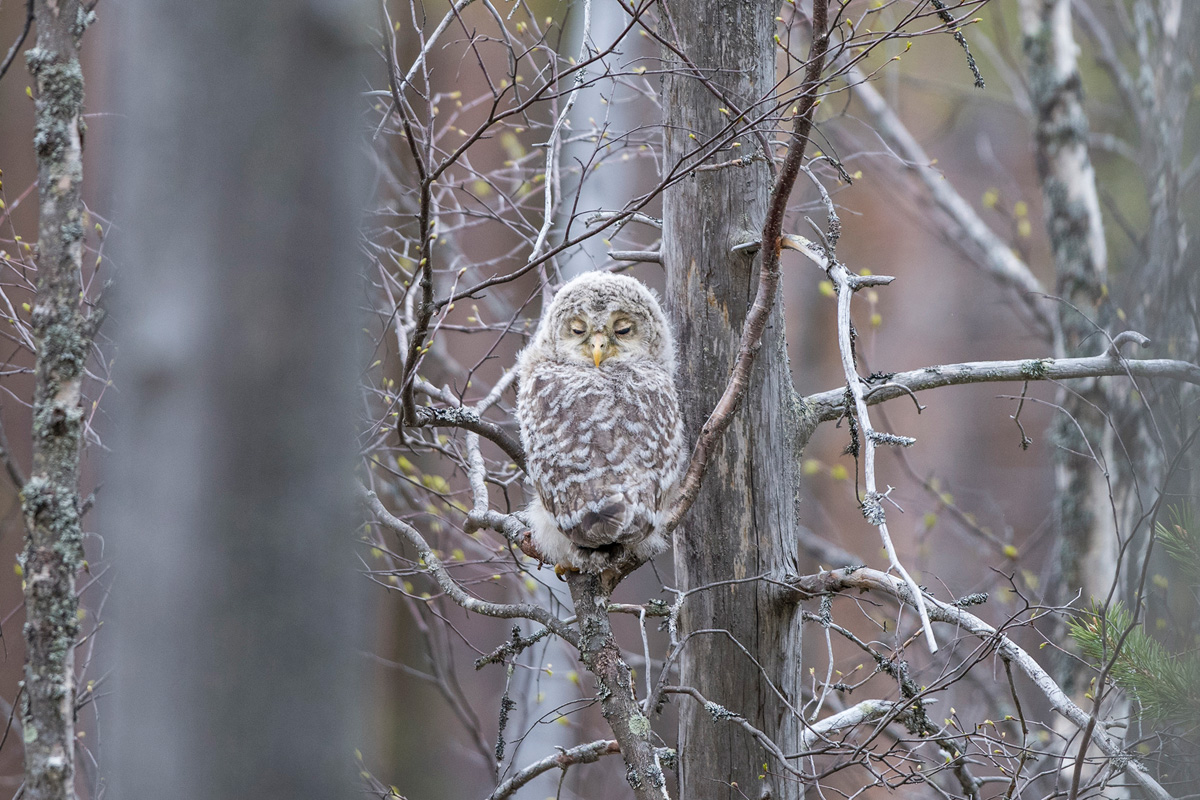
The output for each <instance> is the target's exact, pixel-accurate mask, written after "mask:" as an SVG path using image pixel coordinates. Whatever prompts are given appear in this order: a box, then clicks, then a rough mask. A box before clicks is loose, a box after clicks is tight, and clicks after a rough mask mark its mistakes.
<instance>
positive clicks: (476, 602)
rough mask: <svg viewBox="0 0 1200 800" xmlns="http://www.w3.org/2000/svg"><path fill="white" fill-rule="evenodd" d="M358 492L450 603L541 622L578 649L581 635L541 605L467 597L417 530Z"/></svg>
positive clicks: (369, 494)
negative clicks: (412, 550)
mask: <svg viewBox="0 0 1200 800" xmlns="http://www.w3.org/2000/svg"><path fill="white" fill-rule="evenodd" d="M356 492H357V495H358V500H359V502H360V503H362V505H363V506H365V507H366V508H367V509H369V510H370V511H371V513H372V514H374V515H375V518H376V519H377V520H379V522H380V523H381V524H383V525H384V526H386V527H387V528H388V529H389V530H392V531H395V532H396V533H398V534H400V536H402V537H404V539H406V540H407V541H408V543H409V544H410V545H412V546H413V547H414V548H415V549H416V551H417V554H418V555H419V556H420V558H421V560H423V561H424V562H425V567H426V569H428V570H429V572H430V573H431V574H432V575H433V577H434V580H436V581H437V582H438V585H439V586H441V587H442V591H444V592H445V593H446V594H447V595H449V596H450V599H451V600H453V601H454V602H455V603H458V604H459V605H460V606H462V607H463V609H465V610H466V611H472V612H474V613H476V614H482V615H484V616H486V617H499V618H501V619H518V618H519V619H530V620H533V621H534V622H540V623H541V624H542V625H545V626H546V627H547V628H549V629H550V630H551V631H553V632H554V634H555V635H557V636H559V637H561V638H562V639H564V640H565V641H567V642H569V643H570V644H572V645H574V646H575V647H579V634H578V633H577V632H576V631H575V630H574V629H573V628H571V627H570V626H569V625H568V624H567V623H566V622H563V621H562V620H561V619H559V618H558V617H556V616H554V615H553V614H551V613H550V612H549V611H547V610H546V609H544V608H542V607H541V606H535V605H533V604H532V603H491V602H488V601H487V600H480V599H479V598H477V597H472V596H471V595H469V594H467V593H466V591H464V590H463V588H462V587H461V586H459V585H458V582H457V581H455V580H454V578H452V577H450V573H449V572H447V571H446V567H445V565H444V564H442V560H441V559H440V558H438V557H437V555H436V554H435V553H434V552H433V548H431V547H430V546H429V544H428V543H427V542H426V541H425V538H424V537H423V536H421V534H420V533H419V532H418V531H417V529H416V528H414V527H413V526H412V525H409V524H408V523H407V522H405V521H404V520H402V519H400V518H399V517H396V516H393V515H392V513H391V512H390V511H388V510H387V509H386V508H384V506H383V503H381V502H380V500H379V498H378V497H377V496H376V495H375V493H374V492H372V491H369V490H368V489H367V488H366V487H365V486H363V485H362V484H359V485H358V486H357V487H356Z"/></svg>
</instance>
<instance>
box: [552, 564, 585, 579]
mask: <svg viewBox="0 0 1200 800" xmlns="http://www.w3.org/2000/svg"><path fill="white" fill-rule="evenodd" d="M572 572H579V570H577V569H575V567H567V566H564V565H562V564H555V565H554V574H555V576H557V577H558V579H559V580H560V581H562V582H563V583H566V581H567V575H568V574H570V573H572Z"/></svg>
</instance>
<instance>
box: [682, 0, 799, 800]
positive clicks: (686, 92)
mask: <svg viewBox="0 0 1200 800" xmlns="http://www.w3.org/2000/svg"><path fill="white" fill-rule="evenodd" d="M693 6H694V7H692V8H689V9H688V10H687V13H686V14H682V13H676V14H675V15H673V18H672V19H671V20H670V21H669V22H668V23H667V24H664V31H665V32H667V33H666V35H667V36H669V37H670V38H672V39H676V41H677V42H678V45H679V47H680V49H681V50H682V52H683V53H684V54H686V56H687V58H688V59H689V60H690V62H691V65H692V66H688V65H686V64H684V63H681V60H680V59H679V58H677V57H676V56H674V55H672V54H670V53H667V54H666V58H667V59H668V61H669V69H668V72H667V77H666V78H665V80H664V87H663V108H664V115H665V119H664V127H665V135H664V139H665V142H664V145H665V157H664V160H663V163H664V164H665V165H666V166H667V168H672V167H673V166H674V165H676V164H677V163H679V162H680V160H681V159H687V158H689V157H690V156H691V155H692V154H693V153H694V152H695V151H696V150H697V147H698V146H699V144H700V143H704V142H707V141H709V140H710V139H711V138H712V137H713V136H714V135H716V134H717V133H718V132H719V131H720V130H721V129H722V128H723V127H725V125H727V124H728V121H729V117H728V116H726V115H724V114H722V113H721V112H720V111H719V109H720V108H722V107H724V106H731V107H733V106H736V108H737V109H740V110H750V116H751V117H753V116H754V115H755V114H756V113H762V112H761V111H760V110H758V109H761V108H762V106H761V105H758V104H760V103H761V101H763V100H766V104H767V105H768V106H769V104H771V103H772V102H773V99H774V85H775V58H774V50H775V42H774V31H775V13H776V8H775V5H774V4H773V3H769V2H763V0H753V1H752V2H746V1H745V0H704V2H697V3H695V4H693ZM693 67H694V68H697V69H699V71H700V73H701V74H702V76H703V79H701V78H699V77H697V75H696V74H695V72H694V69H693ZM704 81H708V82H711V83H712V84H713V85H715V86H717V87H719V89H720V92H721V99H718V97H715V96H714V94H713V92H712V91H710V89H709V88H707V87H706V86H705V85H704ZM752 109H754V110H752ZM733 113H735V114H736V113H737V111H733ZM763 127H764V130H765V128H766V126H763ZM693 134H694V136H693ZM738 141H739V142H740V143H741V147H739V148H736V149H731V150H726V151H725V152H724V153H718V154H717V155H716V156H715V157H714V158H713V160H714V161H725V160H730V159H733V158H736V157H738V156H742V155H748V154H749V153H751V152H753V151H754V150H755V149H756V148H759V147H760V145H759V143H758V140H757V138H756V137H754V136H752V135H749V134H747V135H744V136H741V137H739V138H738ZM770 189H771V174H770V171H769V168H768V166H767V165H766V164H765V163H763V162H762V161H755V162H753V163H751V164H750V165H748V166H744V167H735V168H726V169H719V170H711V171H704V172H698V173H695V174H694V175H692V176H690V177H688V178H687V179H685V180H684V181H682V182H680V183H678V184H677V185H675V186H673V187H672V188H671V189H669V190H668V191H667V192H666V195H665V198H664V202H663V216H664V230H663V260H664V263H665V266H666V270H667V307H668V313H670V315H671V316H672V318H673V319H674V321H675V324H676V326H677V330H678V337H679V344H680V354H679V361H680V365H681V366H680V372H679V386H680V395H681V398H680V399H681V402H682V405H683V413H684V417H685V420H686V424H687V429H688V430H690V431H697V430H699V429H700V427H701V425H702V424H703V423H704V421H705V419H706V418H707V417H708V415H709V413H710V412H711V411H712V409H713V407H714V406H715V405H716V403H717V400H718V399H719V398H720V397H721V393H722V392H723V390H724V388H725V385H726V382H727V381H728V379H729V376H730V372H731V370H732V367H733V363H734V360H735V358H736V356H737V352H738V342H739V340H740V338H741V334H742V326H743V323H744V321H745V319H746V314H747V312H748V310H749V308H750V305H751V303H752V302H753V300H754V294H755V285H756V281H755V276H756V273H757V266H758V261H759V259H758V258H757V257H756V256H754V255H753V254H750V255H747V254H745V253H736V254H735V253H732V252H731V248H732V247H734V246H735V245H738V244H741V243H744V242H747V241H755V240H757V239H758V238H759V237H760V235H761V231H762V224H763V218H764V216H765V214H766V210H767V202H768V196H769V193H770ZM800 431H801V420H800V417H799V414H798V411H797V409H796V406H795V403H794V399H793V392H792V382H791V374H790V369H789V366H788V358H787V352H786V349H785V342H784V326H783V309H782V306H781V305H778V304H777V305H776V307H775V308H774V310H773V311H772V314H771V318H770V323H769V326H768V330H767V332H766V334H765V336H764V339H763V344H762V348H761V350H760V351H759V353H758V356H757V358H756V360H755V363H754V367H753V372H752V376H751V382H750V386H749V389H748V390H747V392H746V395H745V399H744V400H743V403H742V406H741V408H740V409H739V410H738V412H737V414H736V416H735V417H734V419H733V422H732V423H731V425H730V426H729V429H728V430H727V431H726V432H725V434H724V436H723V437H722V438H721V440H720V442H719V444H718V445H717V447H716V448H715V449H714V451H713V453H712V455H711V459H710V468H709V471H708V474H707V477H706V478H705V479H704V482H703V484H702V487H701V490H700V494H699V497H698V499H697V500H696V503H695V505H694V506H693V507H692V509H691V511H690V512H689V513H688V515H687V516H686V517H685V518H684V521H683V524H682V525H681V526H680V527H679V528H678V529H677V530H676V533H675V551H674V552H675V574H676V582H677V584H678V588H679V589H680V590H685V591H686V590H695V589H697V588H698V587H702V586H705V585H707V584H710V583H713V582H716V581H729V580H735V579H742V578H752V577H755V576H760V575H764V574H768V573H770V574H776V575H778V574H780V573H782V572H784V571H786V570H787V569H789V568H791V569H794V566H793V565H794V564H795V558H796V540H795V533H794V532H795V529H796V490H797V486H798V469H797V465H798V463H799V452H798V448H799V446H800V444H801V440H800ZM706 631H707V632H706ZM680 634H681V635H683V636H690V637H691V638H690V639H689V640H688V642H687V644H686V645H685V648H684V651H683V658H682V660H681V664H680V669H681V678H680V680H681V683H682V684H684V685H685V686H691V687H694V688H696V689H698V690H699V691H700V693H701V694H702V695H703V696H704V697H705V698H707V699H708V700H710V701H712V702H714V703H718V704H720V705H722V706H724V707H725V708H728V709H729V710H730V711H733V712H736V713H738V714H741V715H743V716H745V717H746V718H747V719H748V720H749V721H750V722H751V723H752V724H753V725H755V726H756V727H758V728H759V729H760V730H762V731H764V732H765V733H766V734H767V735H768V736H770V737H771V738H772V739H774V741H775V742H776V743H777V744H778V745H779V746H780V748H781V749H782V750H783V751H784V752H789V751H791V752H795V750H796V749H798V748H797V747H796V746H795V745H796V744H797V743H798V741H799V732H800V727H799V721H798V719H797V718H795V717H794V716H793V715H792V714H790V712H789V710H788V708H787V706H786V705H785V703H783V702H782V701H781V700H780V699H779V697H778V696H777V694H776V690H778V691H779V692H781V693H782V694H783V696H784V697H785V698H786V699H787V701H788V703H791V704H792V705H797V704H798V703H799V697H800V684H799V681H800V674H801V669H800V662H799V658H800V627H799V620H798V618H797V609H796V607H795V606H794V605H793V604H791V603H789V602H788V601H786V600H785V599H783V598H781V597H780V595H779V594H777V592H776V591H774V590H773V589H772V588H771V586H770V585H769V584H768V583H765V582H747V583H742V584H733V585H721V586H716V587H714V588H711V589H707V590H703V591H699V592H697V593H695V594H693V595H690V596H689V597H688V598H687V601H686V602H685V603H684V605H683V613H682V616H681V630H680ZM735 642H737V643H740V644H741V645H742V646H744V647H745V648H746V650H748V651H749V653H750V654H752V655H753V656H754V658H755V659H756V660H757V661H758V665H755V664H754V663H753V662H752V661H751V660H750V659H749V658H748V657H747V656H746V655H745V653H743V652H742V650H741V649H740V648H739V647H738V646H737V645H736V644H735ZM770 681H776V683H775V686H774V687H772V685H771V683H770ZM676 702H677V703H679V704H680V705H679V785H680V796H681V797H684V798H699V797H706V798H709V797H712V798H716V797H731V798H741V797H744V796H748V797H754V798H758V797H764V796H768V795H769V796H770V797H772V798H777V799H778V798H792V797H799V796H800V794H801V791H802V787H801V786H800V785H799V784H798V783H797V782H796V781H795V779H794V778H789V777H787V776H786V775H785V774H784V772H783V770H782V768H781V766H780V765H778V764H768V766H767V768H766V769H764V762H766V761H767V760H768V759H767V757H766V755H765V754H764V752H763V751H762V749H761V748H760V747H758V746H757V745H756V744H755V743H754V742H753V741H752V740H751V739H750V737H749V736H748V735H745V734H744V733H743V732H742V731H741V729H740V728H736V727H735V726H731V725H729V723H727V722H721V721H719V720H714V719H713V717H712V716H711V715H710V713H709V712H708V711H707V710H706V709H705V708H704V707H703V706H701V705H700V704H699V703H695V702H692V701H690V700H687V699H682V698H680V699H677V700H676ZM732 784H736V788H734V787H733V786H732Z"/></svg>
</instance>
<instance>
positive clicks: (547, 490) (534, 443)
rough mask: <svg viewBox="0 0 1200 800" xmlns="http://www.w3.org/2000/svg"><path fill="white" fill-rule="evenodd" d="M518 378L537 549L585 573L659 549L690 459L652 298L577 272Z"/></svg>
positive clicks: (660, 317) (600, 275) (631, 284)
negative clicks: (579, 274)
mask: <svg viewBox="0 0 1200 800" xmlns="http://www.w3.org/2000/svg"><path fill="white" fill-rule="evenodd" d="M517 370H518V373H517V374H518V378H519V380H520V388H519V390H518V395H517V417H518V419H519V421H520V423H521V439H522V442H523V444H524V446H525V455H526V460H527V464H528V469H529V479H530V482H531V483H532V485H533V489H534V499H533V502H532V504H531V505H530V509H529V511H530V517H531V519H532V523H533V524H532V528H533V542H534V544H535V545H536V546H537V548H538V550H539V551H541V553H542V554H543V555H545V556H546V557H547V558H549V559H550V560H552V561H554V562H555V563H557V564H560V565H562V566H565V567H573V568H575V569H580V570H584V571H589V572H598V571H601V570H604V569H606V568H608V567H611V566H614V565H615V564H616V563H618V562H619V561H621V560H623V559H624V558H625V557H626V556H627V555H629V554H633V555H636V556H638V557H641V558H649V557H651V556H653V555H655V554H656V553H659V552H661V551H662V550H664V549H665V548H666V547H667V538H666V536H665V534H664V533H663V532H662V530H661V527H662V523H663V521H664V516H665V512H666V510H667V509H668V508H669V507H670V504H671V502H672V500H673V499H674V497H675V492H676V490H677V488H678V484H679V480H680V478H681V476H682V472H683V467H684V464H685V462H684V459H685V456H686V452H685V450H684V437H683V422H682V420H681V418H680V416H679V402H678V399H677V396H676V393H675V380H674V371H675V342H674V337H673V336H672V334H671V329H670V326H669V325H668V324H667V319H666V316H665V315H664V314H663V312H662V309H661V308H660V307H659V304H658V300H657V299H656V298H655V297H654V294H653V293H652V292H651V291H650V290H649V289H647V288H646V287H645V286H644V285H643V284H642V283H641V282H639V281H637V280H634V279H633V278H629V277H625V276H621V275H612V274H609V273H605V272H590V273H586V274H584V275H581V276H580V277H578V278H576V279H574V280H573V281H571V282H570V283H568V284H566V285H565V286H563V287H562V289H560V290H559V292H558V294H556V295H555V297H554V300H553V301H552V302H551V304H550V306H549V307H548V308H547V309H546V311H545V313H544V314H543V316H542V321H541V324H540V325H539V326H538V330H537V333H536V334H535V335H534V339H533V341H532V342H531V343H530V345H529V346H528V347H527V348H526V349H525V350H524V351H522V353H521V355H520V358H519V361H518V365H517Z"/></svg>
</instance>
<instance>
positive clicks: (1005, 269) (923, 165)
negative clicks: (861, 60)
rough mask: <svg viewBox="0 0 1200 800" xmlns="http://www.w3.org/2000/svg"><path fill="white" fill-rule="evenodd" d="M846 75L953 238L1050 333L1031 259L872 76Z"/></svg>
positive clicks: (1050, 319) (853, 71) (1049, 318)
mask: <svg viewBox="0 0 1200 800" xmlns="http://www.w3.org/2000/svg"><path fill="white" fill-rule="evenodd" d="M846 79H847V80H848V81H849V82H850V84H851V85H852V86H853V87H854V94H855V96H856V97H857V98H858V99H859V100H860V101H862V104H863V106H864V107H865V108H866V109H867V113H868V114H869V115H870V116H871V121H872V122H873V123H874V128H875V131H876V132H877V133H878V134H879V137H880V138H881V139H882V140H883V141H884V143H885V144H887V146H888V147H890V148H891V149H892V150H894V151H895V152H896V154H897V155H898V156H899V157H900V159H901V163H903V164H904V166H905V167H907V168H908V169H909V170H910V171H911V172H913V173H914V174H915V175H916V176H917V177H918V178H920V179H921V182H922V183H924V184H925V188H926V189H927V190H928V191H929V194H930V195H931V196H932V198H933V202H934V203H935V204H936V205H937V207H938V208H940V209H941V210H942V212H943V213H945V214H946V216H948V217H949V218H950V220H951V221H952V222H953V223H954V225H955V228H956V229H957V231H958V232H959V233H960V234H961V236H952V237H951V238H952V239H953V240H955V241H958V240H959V239H960V238H961V239H965V240H967V241H969V242H970V243H971V244H973V245H974V246H975V247H976V248H977V249H978V250H979V251H980V253H981V254H982V255H983V262H982V264H981V265H980V266H982V268H983V270H984V271H985V272H987V273H988V274H989V275H990V276H991V277H992V278H993V279H994V280H996V282H997V283H1000V284H1001V285H1003V286H1007V287H1009V288H1011V289H1013V290H1015V291H1016V292H1017V294H1018V296H1019V297H1020V299H1021V302H1022V304H1023V306H1024V307H1025V309H1026V310H1027V311H1028V312H1029V314H1030V315H1031V316H1032V317H1033V319H1034V320H1035V322H1036V323H1037V326H1038V328H1039V329H1040V332H1041V333H1042V334H1043V335H1045V336H1046V337H1047V338H1048V337H1049V335H1050V334H1051V332H1052V331H1053V330H1054V317H1053V315H1052V314H1051V313H1050V312H1049V311H1048V310H1047V309H1046V308H1045V307H1044V306H1043V305H1042V304H1039V303H1038V302H1037V299H1038V298H1039V297H1040V296H1041V293H1042V292H1044V291H1045V287H1043V286H1042V284H1041V283H1040V282H1039V281H1038V279H1037V278H1036V277H1034V274H1033V272H1032V271H1031V270H1030V269H1029V265H1027V264H1026V263H1025V262H1024V261H1022V260H1021V259H1020V258H1018V257H1017V254H1016V253H1014V252H1013V249H1012V248H1011V247H1010V246H1009V245H1008V244H1006V243H1005V242H1004V241H1003V240H1002V239H1001V238H1000V237H999V236H997V235H996V234H995V233H993V232H992V229H991V228H989V227H988V225H987V223H985V222H984V221H983V220H982V219H980V217H979V215H978V214H976V213H975V210H974V209H973V208H972V207H971V204H970V203H968V202H967V201H966V200H965V199H963V197H962V195H960V194H959V193H958V192H957V191H956V190H955V189H954V187H953V186H951V184H950V182H949V181H948V180H946V176H945V175H943V174H942V173H941V172H939V171H937V170H935V169H934V168H933V167H932V166H930V165H931V164H932V163H933V159H931V158H930V157H929V155H928V154H927V153H926V152H925V150H924V148H922V147H921V145H920V144H918V143H917V140H916V139H915V138H914V137H913V135H912V134H911V133H909V131H908V128H906V127H905V125H904V123H903V122H901V121H900V118H899V117H898V116H896V113H895V112H894V111H892V109H891V107H890V106H889V105H888V103H887V101H886V100H884V99H883V96H882V95H881V94H879V92H877V91H876V90H875V87H874V86H872V85H871V84H870V83H868V82H867V78H866V76H865V75H863V73H862V72H861V71H860V70H859V69H858V68H857V67H852V68H850V69H849V70H848V71H847V72H846Z"/></svg>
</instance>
